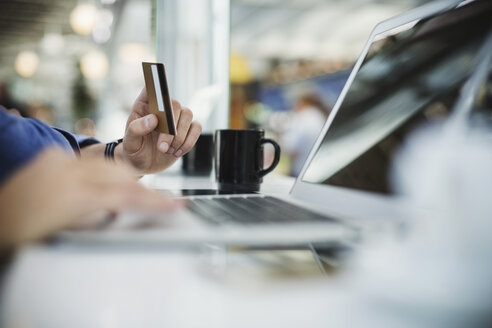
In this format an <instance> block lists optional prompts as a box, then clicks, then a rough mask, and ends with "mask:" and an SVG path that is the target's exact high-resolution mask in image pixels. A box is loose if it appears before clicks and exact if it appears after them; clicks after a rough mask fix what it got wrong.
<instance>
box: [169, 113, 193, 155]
mask: <svg viewBox="0 0 492 328" xmlns="http://www.w3.org/2000/svg"><path fill="white" fill-rule="evenodd" d="M192 120H193V113H192V111H191V110H190V109H188V108H183V110H182V111H181V115H180V118H179V121H178V124H177V127H176V132H177V133H176V136H174V140H173V142H172V144H171V147H170V148H169V150H168V154H174V152H175V151H177V150H178V149H179V148H180V147H181V145H183V142H184V141H185V139H186V136H187V135H188V130H189V129H190V125H191V121H192Z"/></svg>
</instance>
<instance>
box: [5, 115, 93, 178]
mask: <svg viewBox="0 0 492 328" xmlns="http://www.w3.org/2000/svg"><path fill="white" fill-rule="evenodd" d="M97 142H98V141H97V140H95V139H93V138H84V137H80V136H75V135H73V134H71V133H69V132H66V131H64V130H61V129H56V128H52V127H49V126H48V125H46V124H44V123H42V122H41V121H38V120H35V119H31V118H22V117H18V116H15V115H12V114H8V113H6V112H4V111H2V110H0V184H2V183H3V182H4V181H5V180H6V179H7V178H8V177H9V176H10V175H11V174H13V173H14V172H15V171H17V170H18V169H19V168H21V167H22V166H23V165H25V164H26V163H27V162H29V161H30V160H31V159H33V158H34V157H35V156H36V155H37V154H38V153H39V152H41V151H42V150H43V149H45V148H47V147H59V148H61V149H64V150H65V151H66V152H68V153H70V154H73V155H76V154H78V153H79V152H80V145H83V146H87V145H89V144H93V143H97Z"/></svg>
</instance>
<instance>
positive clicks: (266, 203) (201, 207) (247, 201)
mask: <svg viewBox="0 0 492 328" xmlns="http://www.w3.org/2000/svg"><path fill="white" fill-rule="evenodd" d="M187 206H188V208H189V209H190V210H191V211H193V212H194V213H196V214H198V215H199V216H200V217H202V218H204V219H205V220H207V221H208V222H209V223H211V224H223V223H228V222H234V223H240V224H258V223H279V222H282V223H294V222H296V223H300V222H308V221H317V222H336V220H335V219H333V218H330V217H327V216H323V215H320V214H318V213H315V212H312V211H309V210H306V209H304V208H302V207H298V206H296V205H294V204H290V203H287V202H285V201H283V200H280V199H277V198H273V197H246V198H243V197H231V198H213V199H210V198H196V199H192V200H190V201H189V202H188V204H187Z"/></svg>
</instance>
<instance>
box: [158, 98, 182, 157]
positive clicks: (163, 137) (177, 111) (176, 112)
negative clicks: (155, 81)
mask: <svg viewBox="0 0 492 328" xmlns="http://www.w3.org/2000/svg"><path fill="white" fill-rule="evenodd" d="M172 107H173V118H174V122H179V119H180V117H181V104H180V103H179V101H177V100H174V99H172ZM174 137H175V136H173V135H170V134H164V133H161V134H160V135H159V138H158V139H157V149H158V150H159V151H160V152H161V153H163V154H167V153H169V149H170V148H171V144H172V143H173V141H174Z"/></svg>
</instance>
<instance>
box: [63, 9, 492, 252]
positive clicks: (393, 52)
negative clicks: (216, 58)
mask: <svg viewBox="0 0 492 328" xmlns="http://www.w3.org/2000/svg"><path fill="white" fill-rule="evenodd" d="M490 17H492V2H491V1H487V0H476V1H433V2H431V3H429V4H427V5H425V6H422V7H419V8H416V9H414V10H411V11H409V12H407V13H406V14H403V15H401V16H398V17H395V18H392V19H389V20H387V21H384V22H382V23H380V24H378V25H377V26H376V27H375V28H374V30H373V31H372V33H371V35H370V37H369V41H368V42H367V44H366V46H365V48H364V50H363V52H362V54H361V56H360V57H359V59H358V60H357V62H356V64H355V65H354V68H353V70H352V73H351V74H350V76H349V78H348V80H347V82H346V85H345V87H344V88H343V90H342V92H341V94H340V96H339V99H338V100H337V103H336V104H335V106H334V108H333V110H332V112H331V114H330V116H329V117H328V119H327V122H326V123H325V125H324V127H323V129H322V131H321V132H320V135H319V137H318V140H317V142H316V143H315V145H314V146H313V148H312V149H311V152H310V155H309V157H308V159H307V160H306V163H305V164H304V167H303V169H302V171H301V173H300V175H299V177H298V178H297V179H296V182H295V184H294V186H293V188H292V190H291V191H290V193H289V194H288V195H285V196H276V195H264V194H249V195H209V196H191V197H186V198H185V199H186V201H187V208H186V209H185V210H182V211H180V212H178V213H174V214H163V215H162V216H161V215H156V214H152V215H151V216H147V217H145V220H142V221H140V222H150V221H151V222H152V224H151V225H150V228H149V225H147V227H142V228H141V229H136V228H132V229H122V228H118V224H117V222H116V224H115V225H108V226H105V227H104V228H100V229H98V230H96V231H77V232H73V231H65V232H63V233H61V234H60V235H59V236H58V237H59V238H60V239H62V240H64V241H71V242H83V243H90V244H100V243H103V244H105V243H118V244H122V243H123V244H131V245H137V244H138V245H145V244H149V245H152V246H155V245H156V244H163V245H168V244H172V245H176V244H198V243H200V244H202V243H214V244H221V245H228V246H247V247H249V246H253V247H254V246H262V247H263V246H280V247H281V246H293V245H306V244H311V243H323V244H324V245H326V244H330V243H333V244H351V243H356V242H357V241H358V240H360V238H361V237H363V236H364V234H365V233H367V231H373V230H375V231H380V230H381V229H384V228H385V227H388V226H392V224H397V223H398V222H400V221H401V220H403V219H405V218H406V217H407V215H408V214H409V213H410V211H411V210H412V211H414V210H415V209H412V208H410V205H408V204H407V200H406V199H405V197H404V196H402V195H399V194H397V193H396V192H395V189H394V187H393V186H392V179H391V172H392V168H391V163H392V159H393V158H394V156H396V155H397V154H398V152H399V151H400V150H401V148H402V147H403V145H404V144H405V141H406V140H407V138H408V137H409V136H411V135H412V133H413V132H414V131H415V130H416V129H418V128H419V127H420V126H422V124H431V123H432V122H439V121H442V120H443V119H445V118H447V117H448V116H450V115H452V112H453V108H455V104H456V102H457V101H458V99H459V98H460V90H462V88H463V85H464V84H465V82H466V81H467V80H469V79H470V77H471V76H472V75H473V73H474V71H475V70H476V68H477V66H479V62H480V58H479V53H480V51H479V50H480V49H481V48H482V46H483V44H484V42H485V40H486V38H487V35H488V34H489V31H490V29H491V27H492V20H491V19H490ZM413 213H414V212H413ZM125 215H127V218H131V219H133V220H137V221H138V220H141V219H142V218H143V216H144V214H143V213H129V214H123V215H122V218H121V221H124V220H125V218H124V217H125ZM149 220H150V221H149ZM117 221H118V220H117Z"/></svg>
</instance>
